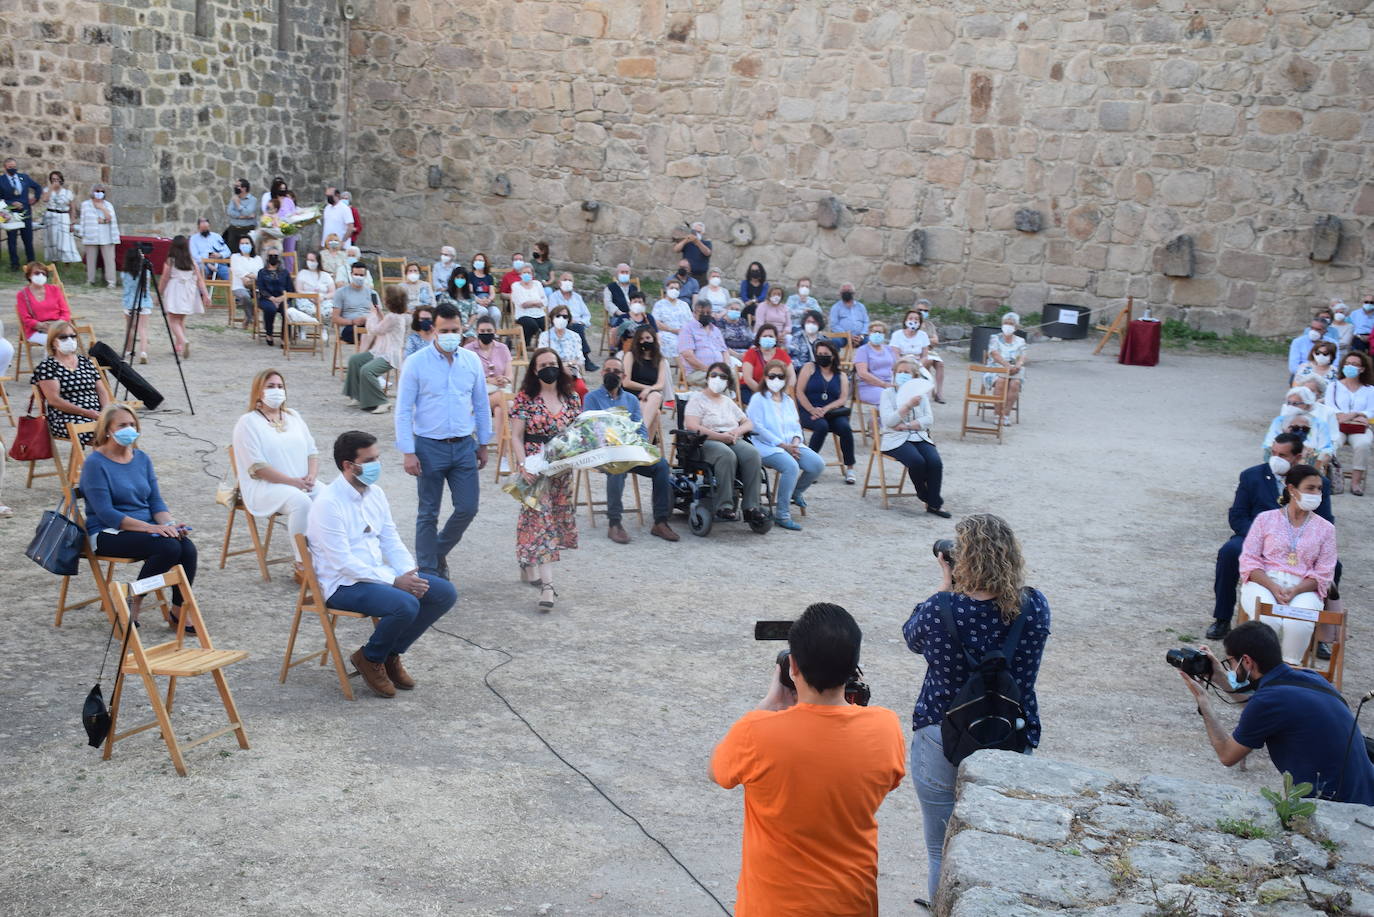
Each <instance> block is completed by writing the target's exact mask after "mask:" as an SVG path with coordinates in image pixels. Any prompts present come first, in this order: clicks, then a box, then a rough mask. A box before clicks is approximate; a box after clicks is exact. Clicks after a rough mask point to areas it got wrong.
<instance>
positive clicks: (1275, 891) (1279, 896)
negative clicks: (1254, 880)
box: [1259, 887, 1293, 906]
mask: <svg viewBox="0 0 1374 917" xmlns="http://www.w3.org/2000/svg"><path fill="white" fill-rule="evenodd" d="M1291 897H1293V889H1291V888H1286V887H1278V888H1264V889H1260V893H1259V903H1260V904H1262V905H1265V906H1268V905H1270V904H1274V903H1276V902H1279V901H1285V900H1287V899H1289V898H1291Z"/></svg>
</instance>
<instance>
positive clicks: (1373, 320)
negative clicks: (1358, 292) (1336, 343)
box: [1350, 295, 1374, 353]
mask: <svg viewBox="0 0 1374 917" xmlns="http://www.w3.org/2000/svg"><path fill="white" fill-rule="evenodd" d="M1350 324H1352V325H1354V326H1355V341H1354V343H1353V344H1351V345H1350V347H1351V349H1352V350H1363V351H1364V352H1365V353H1368V352H1369V333H1370V332H1371V331H1374V295H1372V296H1365V298H1364V305H1362V306H1361V307H1360V308H1358V309H1355V310H1354V311H1352V312H1351V313H1350Z"/></svg>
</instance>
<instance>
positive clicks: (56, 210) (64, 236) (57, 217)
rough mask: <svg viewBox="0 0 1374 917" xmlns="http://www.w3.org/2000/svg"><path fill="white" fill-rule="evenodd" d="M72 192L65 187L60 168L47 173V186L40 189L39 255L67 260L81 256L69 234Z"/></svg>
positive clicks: (72, 260) (74, 197) (69, 261)
mask: <svg viewBox="0 0 1374 917" xmlns="http://www.w3.org/2000/svg"><path fill="white" fill-rule="evenodd" d="M75 199H76V195H74V194H72V189H70V188H68V187H67V180H66V179H65V178H64V177H63V176H62V173H61V172H57V171H52V172H49V173H48V187H46V188H44V189H43V203H45V204H47V206H48V209H47V210H46V211H44V213H43V257H44V258H46V259H47V260H48V261H60V262H66V263H71V262H74V261H80V260H81V252H80V250H79V249H78V248H77V247H76V237H75V236H73V235H72V201H73V200H75Z"/></svg>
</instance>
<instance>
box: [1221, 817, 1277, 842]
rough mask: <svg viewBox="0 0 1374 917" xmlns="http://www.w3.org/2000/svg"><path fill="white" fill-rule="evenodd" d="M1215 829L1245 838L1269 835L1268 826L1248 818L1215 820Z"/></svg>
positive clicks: (1250, 838)
mask: <svg viewBox="0 0 1374 917" xmlns="http://www.w3.org/2000/svg"><path fill="white" fill-rule="evenodd" d="M1217 830H1218V831H1220V832H1221V833H1222V834H1233V835H1235V836H1236V837H1240V838H1245V839H1246V840H1252V839H1254V838H1257V837H1268V836H1269V829H1268V828H1266V827H1264V826H1263V825H1257V824H1255V823H1254V822H1253V821H1251V820H1250V819H1248V818H1223V819H1222V820H1221V821H1219V822H1217Z"/></svg>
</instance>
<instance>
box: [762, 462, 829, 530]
mask: <svg viewBox="0 0 1374 917" xmlns="http://www.w3.org/2000/svg"><path fill="white" fill-rule="evenodd" d="M763 466H764V467H765V468H772V469H773V470H774V471H777V472H779V475H778V492H777V493H776V494H774V495H773V501H774V503H773V514H774V515H775V516H777V517H778V518H779V519H791V518H792V497H793V495H795V496H798V497H800V496H801V495H802V494H804V493H806V488H808V487H810V486H811V485H812V484H814V483H815V482H816V478H818V477H820V476H821V472H822V471H824V470H825V459H823V458H821V457H820V456H819V455H817V454H816V453H814V452H812V451H811V450H810V449H808V448H806V447H805V446H802V448H801V457H800V458H795V459H794V458H792V456H790V455H788V454H787V453H786V452H774V453H773V454H772V455H770V456H768V458H766V459H764V460H763Z"/></svg>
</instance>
